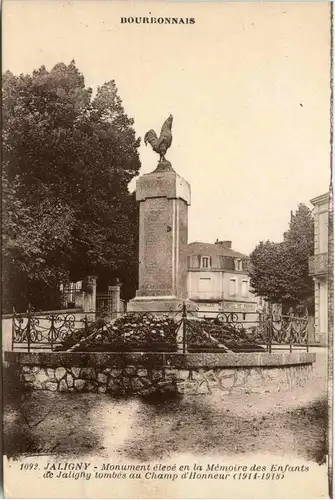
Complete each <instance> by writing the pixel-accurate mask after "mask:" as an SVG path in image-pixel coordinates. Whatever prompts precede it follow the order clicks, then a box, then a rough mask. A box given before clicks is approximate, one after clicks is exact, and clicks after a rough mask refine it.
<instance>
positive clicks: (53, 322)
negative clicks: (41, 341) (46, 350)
mask: <svg viewBox="0 0 335 500" xmlns="http://www.w3.org/2000/svg"><path fill="white" fill-rule="evenodd" d="M50 321H51V325H50V330H49V338H50V348H51V350H52V351H53V350H54V331H55V318H54V313H51V315H50Z"/></svg>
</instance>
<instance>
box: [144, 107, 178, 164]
mask: <svg viewBox="0 0 335 500" xmlns="http://www.w3.org/2000/svg"><path fill="white" fill-rule="evenodd" d="M172 121H173V116H172V115H170V116H169V118H168V119H167V120H166V121H165V122H164V124H163V126H162V130H161V135H160V136H159V138H158V137H157V134H156V132H155V131H154V130H152V129H151V130H149V132H147V133H146V134H145V136H144V144H145V145H147V144H148V143H149V144H150V145H151V147H152V149H153V150H154V151H155V153H158V154H159V162H162V161H164V162H165V161H166V160H165V154H166V152H167V150H168V149H169V147H170V146H171V143H172V132H171V128H172Z"/></svg>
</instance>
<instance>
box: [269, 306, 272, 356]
mask: <svg viewBox="0 0 335 500" xmlns="http://www.w3.org/2000/svg"><path fill="white" fill-rule="evenodd" d="M268 325H269V326H268V328H269V335H268V350H269V354H271V352H272V333H273V312H272V303H271V302H270V303H269V321H268Z"/></svg>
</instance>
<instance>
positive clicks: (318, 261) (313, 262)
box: [309, 253, 328, 276]
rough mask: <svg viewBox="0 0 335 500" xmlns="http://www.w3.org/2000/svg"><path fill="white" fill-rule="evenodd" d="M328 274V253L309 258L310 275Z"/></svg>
mask: <svg viewBox="0 0 335 500" xmlns="http://www.w3.org/2000/svg"><path fill="white" fill-rule="evenodd" d="M327 273H328V253H320V254H317V255H312V256H311V257H310V258H309V274H310V275H311V276H316V275H318V274H321V275H322V274H327Z"/></svg>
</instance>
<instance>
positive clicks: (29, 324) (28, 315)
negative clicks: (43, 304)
mask: <svg viewBox="0 0 335 500" xmlns="http://www.w3.org/2000/svg"><path fill="white" fill-rule="evenodd" d="M30 329H31V306H30V304H29V305H28V310H27V346H28V352H30V341H31V337H30Z"/></svg>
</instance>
